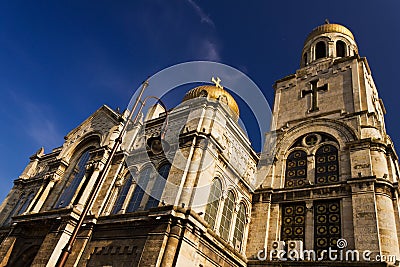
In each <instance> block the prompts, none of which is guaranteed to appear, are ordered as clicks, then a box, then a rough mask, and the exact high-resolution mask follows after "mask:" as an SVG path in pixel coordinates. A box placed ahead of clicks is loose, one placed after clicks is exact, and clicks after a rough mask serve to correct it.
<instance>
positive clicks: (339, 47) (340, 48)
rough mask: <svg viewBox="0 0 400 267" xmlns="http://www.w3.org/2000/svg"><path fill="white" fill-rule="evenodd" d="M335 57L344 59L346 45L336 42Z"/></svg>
mask: <svg viewBox="0 0 400 267" xmlns="http://www.w3.org/2000/svg"><path fill="white" fill-rule="evenodd" d="M336 56H337V57H345V56H346V44H345V42H343V41H340V40H339V41H337V42H336Z"/></svg>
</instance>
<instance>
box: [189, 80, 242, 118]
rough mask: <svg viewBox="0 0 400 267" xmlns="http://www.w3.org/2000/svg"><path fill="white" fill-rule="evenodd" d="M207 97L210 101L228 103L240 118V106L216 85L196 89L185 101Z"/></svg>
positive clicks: (190, 92) (191, 91)
mask: <svg viewBox="0 0 400 267" xmlns="http://www.w3.org/2000/svg"><path fill="white" fill-rule="evenodd" d="M205 96H207V98H208V99H215V100H220V101H222V102H224V101H226V104H227V105H228V106H229V108H230V109H231V110H232V111H233V112H234V113H235V114H236V115H237V116H238V117H239V106H238V104H237V103H236V101H235V99H234V98H233V96H232V95H231V94H229V93H228V92H227V91H226V90H224V89H223V88H221V87H217V86H214V85H201V86H198V87H195V88H193V89H192V90H190V91H189V92H187V93H186V95H185V97H184V98H183V101H186V100H189V99H193V98H197V97H205ZM221 97H222V98H225V99H226V100H224V99H221Z"/></svg>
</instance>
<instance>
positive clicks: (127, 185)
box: [111, 174, 133, 214]
mask: <svg viewBox="0 0 400 267" xmlns="http://www.w3.org/2000/svg"><path fill="white" fill-rule="evenodd" d="M132 180H133V177H132V175H131V174H130V175H129V177H128V178H127V179H125V182H124V185H123V186H122V188H121V189H120V191H119V194H118V198H117V201H116V202H115V204H114V207H113V209H112V212H111V213H112V214H116V213H118V212H119V211H120V210H121V209H122V206H123V205H124V202H125V199H126V196H127V195H128V192H129V188H130V187H131V185H132Z"/></svg>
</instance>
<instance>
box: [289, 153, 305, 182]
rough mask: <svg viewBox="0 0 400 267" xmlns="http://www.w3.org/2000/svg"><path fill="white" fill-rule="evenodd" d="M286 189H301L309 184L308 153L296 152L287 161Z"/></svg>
mask: <svg viewBox="0 0 400 267" xmlns="http://www.w3.org/2000/svg"><path fill="white" fill-rule="evenodd" d="M285 177H286V179H285V187H300V186H305V185H306V184H307V153H306V152H304V151H303V150H295V151H293V152H292V153H290V154H289V156H288V158H287V160H286V173H285Z"/></svg>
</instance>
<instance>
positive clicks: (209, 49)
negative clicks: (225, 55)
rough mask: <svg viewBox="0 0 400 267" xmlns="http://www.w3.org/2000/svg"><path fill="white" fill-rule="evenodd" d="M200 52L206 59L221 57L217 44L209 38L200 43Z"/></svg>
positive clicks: (219, 58)
mask: <svg viewBox="0 0 400 267" xmlns="http://www.w3.org/2000/svg"><path fill="white" fill-rule="evenodd" d="M201 50H202V53H203V56H204V58H205V59H206V60H211V61H220V60H221V57H220V55H219V52H218V48H217V45H216V44H215V43H213V42H211V41H210V40H204V41H203V43H202V49H201Z"/></svg>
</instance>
